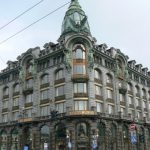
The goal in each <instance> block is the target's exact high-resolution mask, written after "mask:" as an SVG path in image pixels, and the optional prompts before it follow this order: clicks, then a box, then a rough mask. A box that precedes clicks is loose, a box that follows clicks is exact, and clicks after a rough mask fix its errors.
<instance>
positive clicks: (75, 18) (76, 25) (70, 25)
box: [61, 0, 91, 36]
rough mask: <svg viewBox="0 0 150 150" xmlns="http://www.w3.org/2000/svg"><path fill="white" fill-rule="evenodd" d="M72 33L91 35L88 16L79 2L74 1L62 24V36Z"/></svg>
mask: <svg viewBox="0 0 150 150" xmlns="http://www.w3.org/2000/svg"><path fill="white" fill-rule="evenodd" d="M71 32H75V33H77V32H82V33H86V34H89V35H91V33H90V27H89V24H88V21H87V16H86V15H85V12H84V11H83V10H82V8H81V6H80V5H79V2H78V0H72V1H71V4H70V6H69V8H68V11H67V12H66V15H65V17H64V20H63V24H62V31H61V36H62V35H65V34H67V33H71Z"/></svg>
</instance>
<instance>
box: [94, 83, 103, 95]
mask: <svg viewBox="0 0 150 150" xmlns="http://www.w3.org/2000/svg"><path fill="white" fill-rule="evenodd" d="M95 95H102V87H101V86H98V85H95Z"/></svg>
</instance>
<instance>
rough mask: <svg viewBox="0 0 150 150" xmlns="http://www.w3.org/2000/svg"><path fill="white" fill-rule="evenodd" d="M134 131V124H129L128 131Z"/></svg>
mask: <svg viewBox="0 0 150 150" xmlns="http://www.w3.org/2000/svg"><path fill="white" fill-rule="evenodd" d="M135 129H136V125H135V124H134V123H132V124H130V126H129V130H130V131H134V130H135Z"/></svg>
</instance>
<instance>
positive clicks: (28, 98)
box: [26, 93, 33, 103]
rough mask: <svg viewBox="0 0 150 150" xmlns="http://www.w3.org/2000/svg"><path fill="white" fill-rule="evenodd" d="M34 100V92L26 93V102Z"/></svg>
mask: <svg viewBox="0 0 150 150" xmlns="http://www.w3.org/2000/svg"><path fill="white" fill-rule="evenodd" d="M30 102H33V94H32V93H31V94H28V95H26V103H30Z"/></svg>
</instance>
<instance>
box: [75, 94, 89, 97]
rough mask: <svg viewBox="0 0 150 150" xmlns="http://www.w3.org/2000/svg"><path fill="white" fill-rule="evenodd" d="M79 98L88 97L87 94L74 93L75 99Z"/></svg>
mask: <svg viewBox="0 0 150 150" xmlns="http://www.w3.org/2000/svg"><path fill="white" fill-rule="evenodd" d="M78 97H88V94H87V93H74V98H78Z"/></svg>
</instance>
